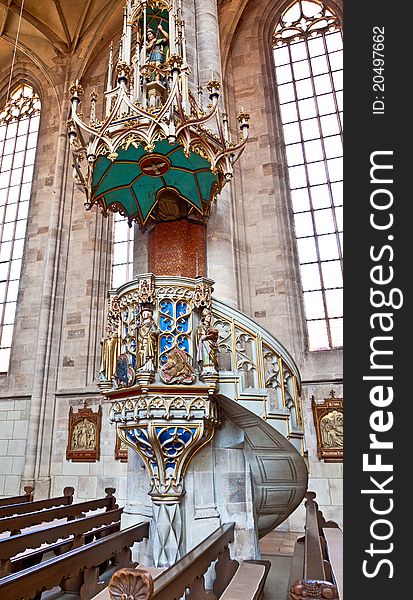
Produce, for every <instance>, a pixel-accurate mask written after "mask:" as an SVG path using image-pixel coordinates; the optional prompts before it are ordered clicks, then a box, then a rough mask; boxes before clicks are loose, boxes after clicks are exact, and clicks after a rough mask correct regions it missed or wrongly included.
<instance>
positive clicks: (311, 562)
mask: <svg viewBox="0 0 413 600" xmlns="http://www.w3.org/2000/svg"><path fill="white" fill-rule="evenodd" d="M305 497H306V502H305V509H306V519H305V536H304V538H300V539H298V540H297V542H296V546H295V549H294V556H293V563H292V568H291V575H290V589H289V600H305V598H307V597H309V596H311V598H313V600H323V598H330V599H331V600H339V596H338V591H337V588H336V586H335V585H334V583H333V582H332V579H331V568H330V564H329V562H328V561H327V560H326V558H325V539H324V537H323V533H322V527H323V526H327V527H337V524H336V523H333V522H328V523H326V521H325V519H324V517H323V514H322V513H321V511H320V510H319V509H318V504H317V502H315V500H314V499H315V497H316V494H315V492H307V493H306V495H305ZM300 565H301V566H300Z"/></svg>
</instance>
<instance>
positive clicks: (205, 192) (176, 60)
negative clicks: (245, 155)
mask: <svg viewBox="0 0 413 600" xmlns="http://www.w3.org/2000/svg"><path fill="white" fill-rule="evenodd" d="M189 73H190V65H189V64H188V61H187V51H186V32H185V20H184V19H183V15H182V5H181V2H180V0H172V1H171V2H170V3H168V4H165V5H164V6H162V7H161V5H160V4H159V3H158V2H157V1H156V0H146V1H145V2H139V1H137V0H128V1H127V2H126V6H125V8H124V15H123V27H122V35H121V39H120V44H119V48H118V49H114V48H113V45H111V46H110V48H109V57H108V65H107V76H106V81H107V85H106V89H105V91H104V111H103V112H104V114H103V115H101V118H98V116H97V114H96V108H97V102H98V95H97V93H96V92H95V91H93V92H92V94H91V96H90V114H89V118H88V119H84V117H83V114H82V113H81V104H82V98H83V96H84V91H83V87H82V85H81V83H80V82H79V81H76V82H74V83H73V84H72V85H71V86H70V88H69V93H70V99H71V106H72V110H71V116H70V119H69V121H68V138H69V143H70V146H71V149H72V153H73V158H74V180H75V183H76V185H77V187H78V188H79V189H80V190H81V191H82V192H83V193H84V195H85V208H86V210H90V209H91V208H92V206H93V205H95V204H96V205H97V206H98V207H99V208H100V210H101V211H102V213H103V214H104V215H107V213H108V211H119V212H120V213H121V214H124V215H126V216H127V218H128V220H129V223H131V222H132V221H135V222H137V223H138V224H139V226H140V227H142V228H144V227H145V226H146V224H147V223H148V222H149V221H151V220H153V219H155V210H156V205H157V202H158V199H159V194H160V193H161V192H162V191H164V190H165V189H167V188H171V187H172V188H174V189H175V191H176V192H177V194H178V195H179V197H181V198H182V199H183V200H184V202H185V203H186V204H187V205H188V209H189V210H192V211H194V212H196V213H197V214H198V215H199V216H200V217H204V218H207V217H208V215H209V214H210V210H211V204H212V202H213V200H214V199H215V198H216V197H217V196H218V194H219V193H220V191H221V189H222V187H223V186H224V185H225V183H226V182H227V181H229V180H231V178H232V176H233V165H234V163H235V162H236V161H237V160H238V158H239V157H240V155H241V154H242V152H243V150H244V148H245V145H246V142H247V137H248V127H249V125H248V121H249V115H248V113H246V112H245V111H242V112H241V113H240V114H239V115H238V123H239V127H240V132H241V137H240V139H236V140H234V141H233V140H232V134H231V131H230V128H229V127H228V115H227V113H226V112H225V111H222V110H221V107H220V103H219V101H218V100H219V96H220V87H221V83H220V81H218V79H216V77H215V76H214V74H212V75H211V80H210V81H208V82H207V84H206V89H204V90H202V89H200V90H199V94H198V99H197V100H195V98H194V97H193V96H191V94H190V91H189ZM204 96H207V98H204ZM208 127H209V128H208ZM212 130H214V131H215V132H216V133H215V132H214V131H212ZM86 140H87V141H86ZM166 175H167V176H168V182H166V181H165V179H164V177H165V176H166ZM168 214H171V211H170V210H168Z"/></svg>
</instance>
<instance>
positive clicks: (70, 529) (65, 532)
mask: <svg viewBox="0 0 413 600" xmlns="http://www.w3.org/2000/svg"><path fill="white" fill-rule="evenodd" d="M122 512H123V508H117V509H115V510H109V511H105V512H103V513H99V514H98V515H92V516H90V517H84V518H82V519H75V520H74V521H70V522H69V523H63V524H60V525H52V526H51V527H45V528H44V529H41V530H36V531H29V532H28V533H19V534H17V535H13V536H10V537H8V538H3V539H0V559H6V558H11V557H12V556H16V554H19V552H24V551H25V550H29V549H35V548H38V547H39V546H41V545H42V544H53V542H57V540H64V539H66V538H69V537H72V536H74V537H76V536H79V535H82V534H84V533H87V532H89V531H91V530H92V529H94V528H95V527H100V526H101V525H109V524H110V523H114V522H115V521H119V520H120V517H121V514H122Z"/></svg>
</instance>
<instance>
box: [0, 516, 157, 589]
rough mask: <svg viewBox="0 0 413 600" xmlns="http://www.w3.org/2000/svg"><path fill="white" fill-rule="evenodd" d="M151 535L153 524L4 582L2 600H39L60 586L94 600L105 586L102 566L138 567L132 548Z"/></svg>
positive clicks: (118, 534)
mask: <svg viewBox="0 0 413 600" xmlns="http://www.w3.org/2000/svg"><path fill="white" fill-rule="evenodd" d="M148 534H149V523H148V522H146V523H140V524H138V525H133V526H132V527H128V528H127V529H124V530H122V531H118V532H116V533H112V534H111V535H108V536H106V537H104V538H102V539H100V540H97V541H94V542H92V543H91V544H87V545H85V546H81V547H80V548H74V549H73V550H70V551H69V552H65V553H64V554H62V555H61V556H57V557H55V558H51V559H50V560H46V561H44V562H42V563H41V564H39V565H36V566H34V567H31V568H29V569H24V570H23V571H19V572H18V573H13V574H11V575H7V576H6V577H3V578H2V579H0V598H8V599H10V600H11V599H12V598H13V600H39V599H40V596H41V593H42V591H45V590H50V589H52V588H53V587H55V586H60V587H61V588H62V589H63V590H64V591H66V592H72V593H78V594H79V595H80V600H90V599H91V598H93V597H94V596H95V595H96V594H97V593H98V592H99V591H100V590H101V589H102V587H104V584H102V583H100V582H99V580H98V578H99V566H100V565H101V564H102V563H106V562H107V561H108V560H111V561H112V562H113V564H114V565H116V567H119V568H121V567H130V566H135V565H136V563H133V562H132V560H131V554H132V553H131V547H132V546H133V544H134V543H135V542H139V541H142V540H143V538H147V537H148Z"/></svg>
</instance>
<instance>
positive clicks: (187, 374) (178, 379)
mask: <svg viewBox="0 0 413 600" xmlns="http://www.w3.org/2000/svg"><path fill="white" fill-rule="evenodd" d="M161 379H162V381H163V382H164V383H192V382H193V381H194V379H195V370H194V368H193V366H192V365H190V364H189V362H188V356H187V354H186V353H185V352H184V351H183V350H181V349H180V348H174V349H173V350H171V351H170V352H169V354H168V358H167V361H166V363H165V364H164V366H163V367H162V369H161Z"/></svg>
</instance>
